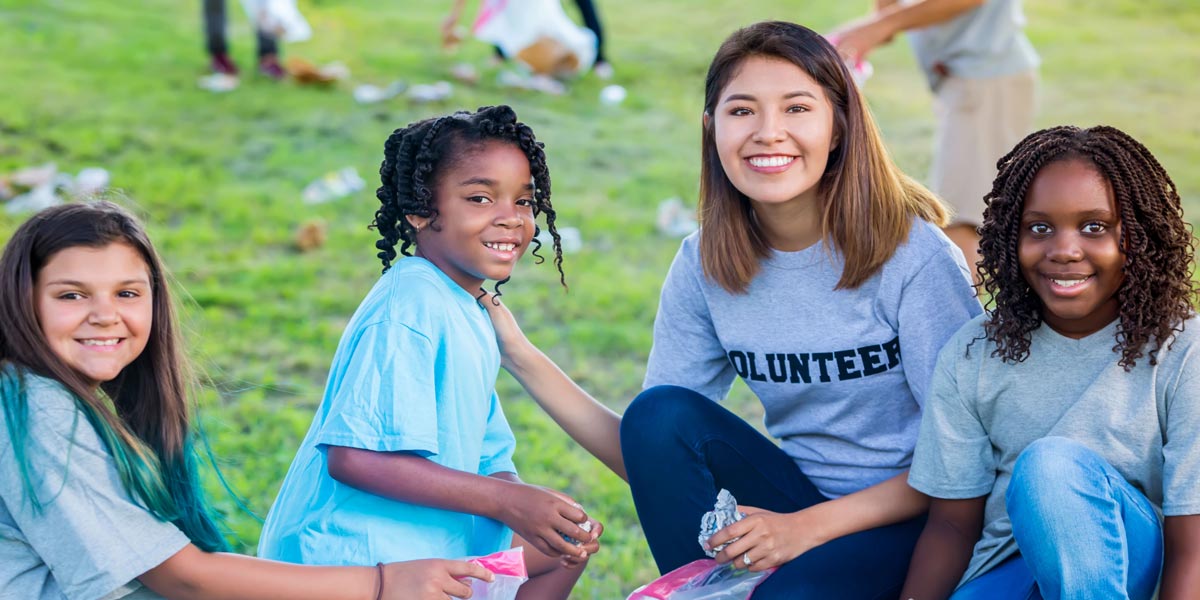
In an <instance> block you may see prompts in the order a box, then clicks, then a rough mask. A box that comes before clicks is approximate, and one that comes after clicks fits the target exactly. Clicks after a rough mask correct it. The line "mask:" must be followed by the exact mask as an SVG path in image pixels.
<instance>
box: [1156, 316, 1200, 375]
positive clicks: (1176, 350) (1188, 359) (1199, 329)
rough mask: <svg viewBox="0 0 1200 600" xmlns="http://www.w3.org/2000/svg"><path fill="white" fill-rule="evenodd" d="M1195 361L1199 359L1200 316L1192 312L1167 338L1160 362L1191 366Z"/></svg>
mask: <svg viewBox="0 0 1200 600" xmlns="http://www.w3.org/2000/svg"><path fill="white" fill-rule="evenodd" d="M1197 361H1200V317H1197V316H1196V315H1194V314H1193V315H1192V316H1190V317H1188V318H1187V319H1185V320H1184V321H1183V323H1180V326H1179V331H1177V332H1176V333H1175V335H1174V336H1173V337H1172V338H1171V339H1170V340H1167V343H1166V344H1165V345H1164V348H1163V350H1162V356H1161V361H1160V362H1161V363H1163V364H1169V363H1171V362H1175V363H1176V364H1177V365H1178V366H1180V367H1182V366H1188V367H1191V366H1194V365H1195V363H1196V362H1197Z"/></svg>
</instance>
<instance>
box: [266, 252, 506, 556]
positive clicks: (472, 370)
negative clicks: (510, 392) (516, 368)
mask: <svg viewBox="0 0 1200 600" xmlns="http://www.w3.org/2000/svg"><path fill="white" fill-rule="evenodd" d="M499 369H500V354H499V350H498V347H497V344H496V333H495V330H494V329H493V328H492V322H491V320H490V319H489V318H488V316H487V312H486V310H485V309H484V308H483V307H482V306H480V305H479V304H478V303H477V302H476V300H475V298H474V297H472V296H471V295H470V294H469V293H467V292H466V290H464V289H462V288H461V287H459V286H458V284H456V283H454V281H453V280H451V279H450V278H449V277H447V276H446V275H445V274H444V273H442V272H441V271H440V270H439V269H438V268H437V267H435V266H433V264H432V263H430V262H428V261H426V260H425V259H422V258H416V257H409V258H404V259H402V260H400V261H399V262H398V263H396V264H395V265H394V266H393V267H392V268H391V269H390V270H388V272H387V273H385V274H384V275H383V276H382V277H380V278H379V281H378V282H377V283H376V284H375V286H374V287H373V288H372V289H371V291H370V293H368V294H367V297H366V298H365V299H364V300H363V301H362V304H360V305H359V307H358V310H357V311H355V313H354V316H353V317H352V318H351V319H350V323H349V325H347V327H346V331H345V333H344V334H342V340H341V342H340V343H339V344H338V349H337V353H336V354H335V355H334V358H333V365H332V367H331V368H330V372H329V381H328V383H327V385H326V387H325V397H324V398H323V399H322V400H321V405H320V407H319V408H318V410H317V414H316V416H315V417H314V418H313V423H312V426H311V427H310V428H309V430H308V435H306V436H305V438H304V442H303V444H301V446H300V450H299V451H298V452H297V454H296V458H295V459H294V460H293V461H292V466H291V468H290V469H288V474H287V477H285V478H284V481H283V487H282V488H281V489H280V490H279V496H278V497H277V498H276V499H275V505H274V506H273V507H272V508H271V512H270V514H268V515H267V521H266V524H265V525H264V527H263V531H262V537H261V538H260V539H259V545H258V553H259V555H260V556H262V557H265V558H272V559H276V560H284V561H288V562H294V563H305V564H321V565H371V564H375V563H377V562H393V561H403V560H414V559H422V558H461V557H464V556H470V555H480V554H490V553H492V552H496V551H499V550H501V549H506V548H508V547H509V545H510V544H511V539H512V532H511V530H509V529H508V528H507V527H505V526H504V525H502V524H501V523H499V522H497V521H494V520H491V519H488V518H485V517H479V516H475V515H470V514H465V513H458V512H452V511H447V510H441V509H437V508H432V507H428V506H420V505H415V504H409V503H406V502H399V501H396V500H392V499H389V498H385V497H382V496H377V495H375V494H372V493H369V492H365V491H362V490H359V489H357V488H354V487H351V486H348V485H346V484H343V483H340V482H338V481H336V480H335V479H333V478H332V477H331V476H330V475H329V468H328V461H327V458H326V448H327V446H329V445H334V446H344V447H350V448H362V449H365V450H372V451H375V452H412V453H415V454H417V455H420V456H424V457H426V458H428V459H429V460H432V461H434V462H436V463H438V464H440V465H442V466H444V467H449V468H451V469H457V470H459V471H465V472H468V473H475V474H479V475H492V474H495V473H501V472H514V473H515V472H516V468H515V467H514V466H513V462H512V455H513V450H514V447H515V441H514V439H513V434H512V430H511V429H509V426H508V421H507V420H505V418H504V412H503V411H502V410H501V409H500V401H499V399H498V398H497V397H496V391H495V387H496V375H497V374H498V373H499Z"/></svg>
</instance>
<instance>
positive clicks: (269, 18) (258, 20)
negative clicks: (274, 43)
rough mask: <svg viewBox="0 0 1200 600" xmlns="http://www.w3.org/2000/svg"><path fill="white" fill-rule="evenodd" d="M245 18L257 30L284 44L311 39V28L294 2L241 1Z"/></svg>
mask: <svg viewBox="0 0 1200 600" xmlns="http://www.w3.org/2000/svg"><path fill="white" fill-rule="evenodd" d="M242 8H244V9H246V16H247V17H250V21H251V22H252V23H254V24H255V25H256V26H257V27H258V28H259V29H261V30H262V31H265V32H267V33H269V34H271V35H272V36H274V37H276V38H277V39H281V40H283V41H285V42H289V43H291V42H303V41H305V40H307V39H309V38H311V37H312V27H309V25H308V21H306V20H305V19H304V15H301V14H300V9H298V8H296V0H242Z"/></svg>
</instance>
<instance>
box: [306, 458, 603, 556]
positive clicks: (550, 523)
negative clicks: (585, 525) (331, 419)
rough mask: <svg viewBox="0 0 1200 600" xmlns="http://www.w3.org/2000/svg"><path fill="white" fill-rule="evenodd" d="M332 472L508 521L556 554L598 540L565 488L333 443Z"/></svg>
mask: <svg viewBox="0 0 1200 600" xmlns="http://www.w3.org/2000/svg"><path fill="white" fill-rule="evenodd" d="M327 452H328V458H329V475H330V476H331V477H333V478H334V479H336V480H338V481H339V482H341V483H344V484H346V485H349V486H353V487H355V488H358V489H360V490H363V491H366V492H370V493H372V494H376V495H378V496H384V497H386V498H393V499H396V500H400V501H403V502H410V503H413V504H420V505H422V506H432V507H434V508H441V509H444V510H452V511H455V512H461V513H468V514H472V515H480V516H484V517H488V518H491V519H495V520H497V521H500V522H501V523H504V524H505V525H508V526H509V527H511V528H512V529H513V531H516V532H517V533H518V534H519V535H520V536H521V537H523V538H525V539H526V540H527V541H529V543H531V544H533V545H534V546H536V547H537V549H538V550H540V551H541V552H543V553H545V554H548V555H550V556H563V557H581V558H582V557H583V552H584V551H583V549H581V548H578V547H576V546H575V545H573V544H571V543H570V542H568V541H566V540H564V539H563V538H562V536H561V535H559V534H560V533H563V534H566V535H568V536H570V537H571V538H573V539H576V540H588V541H591V540H593V536H592V534H590V533H588V532H587V531H584V530H583V529H582V528H581V527H579V525H578V523H582V522H583V521H586V520H587V519H588V516H587V513H585V512H584V511H583V509H581V508H579V505H578V504H575V502H574V501H573V500H571V499H570V498H568V497H566V496H565V495H563V494H561V493H559V492H551V491H549V490H546V489H543V488H540V487H537V486H532V485H528V484H525V483H521V482H520V481H519V480H517V479H516V476H515V475H513V476H511V477H507V478H501V477H484V476H482V475H475V474H473V473H466V472H463V471H459V470H457V469H451V468H448V467H444V466H442V465H439V464H437V463H435V462H433V461H431V460H429V459H426V458H422V457H420V456H417V455H415V454H411V453H408V452H375V451H372V450H363V449H360V448H347V447H344V446H329V447H328V450H327Z"/></svg>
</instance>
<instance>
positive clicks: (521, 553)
mask: <svg viewBox="0 0 1200 600" xmlns="http://www.w3.org/2000/svg"><path fill="white" fill-rule="evenodd" d="M467 562H473V563H475V564H477V565H480V566H482V567H483V568H485V569H487V570H489V571H491V572H492V573H493V574H495V575H496V578H495V579H494V580H493V581H492V582H491V583H488V582H486V581H480V580H478V579H472V580H471V600H516V597H517V589H518V588H520V587H521V584H522V583H525V582H526V581H528V580H529V574H528V573H527V572H526V571H525V549H524V548H521V547H517V548H510V549H508V550H504V551H502V552H496V553H495V554H489V555H487V556H480V557H479V558H472V559H470V560H468V561H467Z"/></svg>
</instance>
